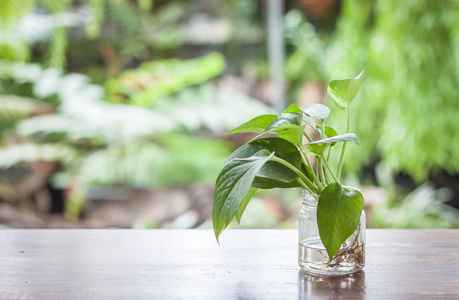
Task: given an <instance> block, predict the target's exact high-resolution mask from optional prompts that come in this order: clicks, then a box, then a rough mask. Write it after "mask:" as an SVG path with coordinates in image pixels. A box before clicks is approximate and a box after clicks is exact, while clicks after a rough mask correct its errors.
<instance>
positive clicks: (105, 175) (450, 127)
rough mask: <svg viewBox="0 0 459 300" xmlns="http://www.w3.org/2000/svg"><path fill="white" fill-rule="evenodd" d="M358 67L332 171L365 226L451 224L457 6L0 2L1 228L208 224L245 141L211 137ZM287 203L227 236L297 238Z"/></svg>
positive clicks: (175, 0) (458, 168)
mask: <svg viewBox="0 0 459 300" xmlns="http://www.w3.org/2000/svg"><path fill="white" fill-rule="evenodd" d="M362 69H364V70H365V75H364V79H363V82H362V87H361V90H360V93H359V95H358V97H357V99H356V100H355V101H354V102H353V106H352V125H351V131H352V132H355V133H356V134H357V136H358V138H359V141H360V143H361V146H360V147H358V146H354V145H352V146H349V147H348V148H347V150H348V152H347V153H346V163H345V165H344V175H345V182H346V183H348V184H349V185H358V186H361V187H362V191H363V193H364V195H365V201H366V204H365V209H366V210H367V213H368V216H369V217H368V222H369V224H368V226H369V227H373V228H458V227H459V213H458V210H457V208H458V207H459V176H458V173H459V1H457V0H443V1H428V0H406V1H399V0H373V1H367V0H342V1H339V0H296V1H293V0H290V1H289V0H285V1H280V0H277V1H269V0H258V1H256V0H233V1H224V0H192V1H191V0H190V1H179V0H169V1H166V0H156V1H152V0H61V1H53V0H20V1H17V0H0V143H1V144H0V226H1V227H13V228H211V223H210V221H209V217H210V215H211V213H212V201H213V185H214V182H215V179H216V177H217V175H218V173H219V171H220V169H221V168H222V166H223V164H224V161H225V158H226V156H228V155H229V153H231V152H232V151H233V150H234V149H235V148H236V147H238V146H240V145H242V144H243V143H245V142H246V141H248V140H249V139H250V138H251V136H250V135H248V134H240V135H230V136H223V134H224V133H225V132H226V131H228V130H229V129H232V128H233V127H235V126H237V125H239V124H241V123H243V122H245V121H247V120H249V119H250V118H252V117H255V116H256V115H259V114H263V113H277V112H280V108H282V107H285V106H287V105H288V104H291V103H298V104H299V105H300V106H303V105H307V104H311V103H324V104H328V105H329V106H330V107H332V106H333V104H332V102H331V99H329V97H328V96H327V95H326V86H327V83H328V82H329V81H330V80H333V79H340V78H350V77H354V76H356V75H357V74H358V73H359V72H360V71H361V70H362ZM330 119H333V120H334V121H333V122H334V125H336V126H337V127H338V128H340V126H341V128H342V127H343V124H344V115H343V113H342V112H341V111H338V110H336V109H332V115H331V117H330ZM300 195H301V191H299V190H283V191H279V190H274V191H270V190H267V191H261V192H259V193H258V194H257V195H256V196H255V199H253V200H252V202H251V203H250V204H249V206H248V207H247V210H246V213H245V214H244V217H243V218H242V222H241V225H240V226H239V227H242V228H294V227H295V226H296V225H295V222H296V215H297V212H298V210H299V208H300V206H301V202H300Z"/></svg>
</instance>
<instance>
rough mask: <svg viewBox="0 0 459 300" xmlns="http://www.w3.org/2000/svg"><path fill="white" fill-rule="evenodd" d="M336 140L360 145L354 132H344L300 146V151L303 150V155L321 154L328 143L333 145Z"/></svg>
mask: <svg viewBox="0 0 459 300" xmlns="http://www.w3.org/2000/svg"><path fill="white" fill-rule="evenodd" d="M326 128H327V127H325V129H326ZM337 142H353V143H356V144H357V145H360V144H359V141H358V140H357V137H356V136H355V134H353V133H346V134H341V135H337V136H334V137H331V138H326V139H322V140H318V141H315V142H311V143H308V144H305V145H303V146H301V147H300V151H301V152H303V153H304V154H305V155H321V154H322V153H323V151H324V150H325V148H327V147H328V146H330V145H331V146H333V145H334V144H335V143H337Z"/></svg>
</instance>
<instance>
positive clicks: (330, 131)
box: [317, 125, 338, 147]
mask: <svg viewBox="0 0 459 300" xmlns="http://www.w3.org/2000/svg"><path fill="white" fill-rule="evenodd" d="M317 128H318V129H319V130H322V127H321V125H317ZM325 135H326V136H327V137H329V138H330V137H334V136H337V135H338V133H337V132H336V130H335V129H334V128H333V127H331V126H327V125H325ZM335 145H336V143H333V144H331V146H332V147H333V146H335Z"/></svg>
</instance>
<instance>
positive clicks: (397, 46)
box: [286, 0, 459, 182]
mask: <svg viewBox="0 0 459 300" xmlns="http://www.w3.org/2000/svg"><path fill="white" fill-rule="evenodd" d="M341 9H342V11H341V15H340V18H339V19H338V22H337V25H336V30H335V31H334V32H333V33H332V34H327V33H323V32H322V33H321V32H317V31H316V30H315V29H314V27H313V26H312V25H311V24H310V23H307V22H306V21H305V20H304V18H303V17H302V15H301V14H300V13H299V12H297V11H291V12H289V14H288V15H287V17H286V30H287V36H288V38H289V41H290V43H291V44H292V45H294V46H295V50H294V52H293V53H292V55H291V56H290V57H289V58H288V60H287V63H286V65H287V66H286V67H287V69H286V72H287V76H288V78H289V80H290V81H291V82H292V87H293V88H295V87H296V88H297V89H298V88H299V87H300V86H301V84H302V82H304V80H318V81H320V82H322V83H325V82H326V80H327V79H328V78H332V77H333V78H335V77H337V78H338V77H340V76H343V74H351V73H355V74H357V73H358V72H359V70H360V69H362V68H363V69H365V79H364V84H363V88H362V90H361V94H360V97H362V98H363V99H366V101H358V102H357V103H356V105H355V107H354V108H353V112H352V113H353V114H354V115H358V116H359V118H358V119H356V122H355V123H354V124H353V126H352V128H351V130H352V131H353V132H356V134H357V136H358V137H359V140H360V141H361V144H362V146H361V147H359V148H357V147H350V149H349V150H350V153H348V154H347V155H349V160H347V161H346V165H345V169H346V170H347V171H348V172H349V173H351V174H355V173H356V172H358V171H359V170H360V169H361V167H362V166H363V165H368V164H371V163H373V162H374V161H377V160H379V159H381V160H383V161H385V162H386V163H387V164H388V166H389V167H390V168H391V170H392V172H394V173H398V172H403V173H406V174H409V175H410V176H411V177H412V178H413V179H414V180H416V181H417V182H422V181H424V180H426V179H428V178H429V177H430V176H434V175H435V174H436V173H437V172H438V171H439V170H441V169H443V170H446V171H447V172H449V173H451V174H457V173H458V172H459V138H458V136H457V134H455V132H458V131H459V122H458V121H457V114H456V111H457V107H458V106H459V97H458V92H457V86H458V85H459V77H458V73H457V72H458V65H459V60H458V56H457V53H459V44H458V42H457V41H458V36H459V31H458V30H459V29H458V28H459V26H458V20H459V5H458V3H457V1H454V0H448V1H423V0H413V1H397V0H380V1H372V2H369V1H363V0H352V1H343V2H342V8H341ZM343 121H344V120H341V122H343Z"/></svg>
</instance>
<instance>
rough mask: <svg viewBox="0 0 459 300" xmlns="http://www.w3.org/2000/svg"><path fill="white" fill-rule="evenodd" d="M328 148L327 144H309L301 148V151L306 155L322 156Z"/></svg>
mask: <svg viewBox="0 0 459 300" xmlns="http://www.w3.org/2000/svg"><path fill="white" fill-rule="evenodd" d="M326 146H328V145H327V144H314V143H309V144H306V145H303V146H301V148H300V150H301V152H303V153H304V155H319V156H320V155H322V153H323V152H324V150H325V147H326Z"/></svg>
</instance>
